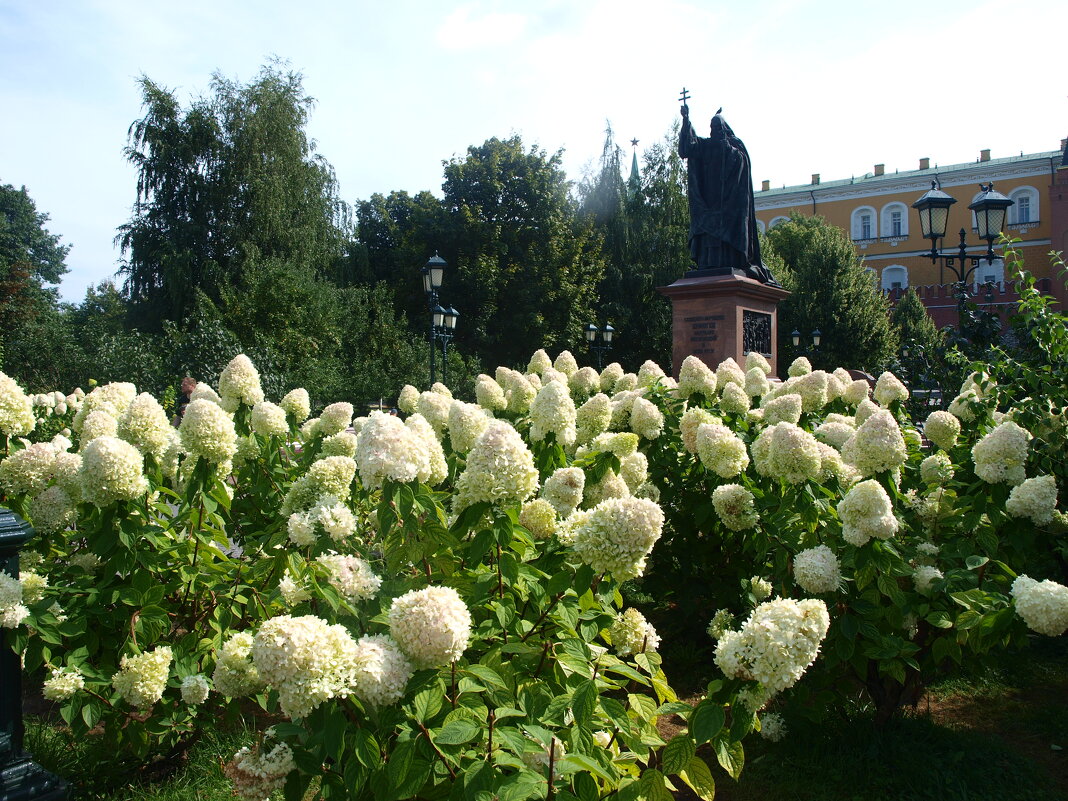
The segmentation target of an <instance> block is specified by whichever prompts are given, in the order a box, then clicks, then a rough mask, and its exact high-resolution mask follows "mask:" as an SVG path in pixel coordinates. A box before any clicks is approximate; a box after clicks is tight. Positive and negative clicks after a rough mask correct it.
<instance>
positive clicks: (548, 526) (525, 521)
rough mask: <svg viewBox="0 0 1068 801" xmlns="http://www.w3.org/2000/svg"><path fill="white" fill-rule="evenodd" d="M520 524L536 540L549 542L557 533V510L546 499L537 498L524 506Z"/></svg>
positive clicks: (520, 514)
mask: <svg viewBox="0 0 1068 801" xmlns="http://www.w3.org/2000/svg"><path fill="white" fill-rule="evenodd" d="M519 523H520V525H522V526H523V527H524V528H525V529H526V530H527V531H529V532H530V533H531V535H532V536H533V537H534V539H536V540H547V539H549V538H550V537H552V535H553V534H555V533H556V509H555V508H554V507H553V505H552V504H551V503H549V501H547V500H546V499H545V498H535V499H534V500H532V501H527V502H526V503H524V504H523V508H522V509H521V510H520V512H519Z"/></svg>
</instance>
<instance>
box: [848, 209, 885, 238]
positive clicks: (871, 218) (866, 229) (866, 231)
mask: <svg viewBox="0 0 1068 801" xmlns="http://www.w3.org/2000/svg"><path fill="white" fill-rule="evenodd" d="M850 229H851V230H852V234H853V241H855V242H860V241H863V240H866V239H876V238H877V237H878V236H879V228H878V223H877V222H876V215H875V209H873V208H872V207H871V206H861V207H860V208H859V209H856V210H855V211H854V212H853V216H852V218H851V221H850Z"/></svg>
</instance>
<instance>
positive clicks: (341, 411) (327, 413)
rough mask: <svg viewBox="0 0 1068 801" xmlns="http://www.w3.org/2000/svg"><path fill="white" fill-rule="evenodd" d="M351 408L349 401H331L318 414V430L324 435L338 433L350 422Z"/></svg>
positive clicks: (328, 435)
mask: <svg viewBox="0 0 1068 801" xmlns="http://www.w3.org/2000/svg"><path fill="white" fill-rule="evenodd" d="M352 415H353V408H352V404H351V403H346V402H345V401H340V402H338V403H331V404H330V405H329V406H327V407H326V408H324V409H323V411H322V412H321V413H320V415H319V431H318V432H317V433H319V434H321V435H322V436H324V437H330V436H333V435H334V434H339V433H340V432H342V431H344V430H345V429H346V428H348V427H349V424H350V423H352Z"/></svg>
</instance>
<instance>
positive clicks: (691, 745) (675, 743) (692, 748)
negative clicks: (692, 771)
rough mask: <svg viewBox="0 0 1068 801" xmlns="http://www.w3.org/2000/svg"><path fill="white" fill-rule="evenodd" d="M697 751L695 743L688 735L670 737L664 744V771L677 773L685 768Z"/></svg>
mask: <svg viewBox="0 0 1068 801" xmlns="http://www.w3.org/2000/svg"><path fill="white" fill-rule="evenodd" d="M696 753H697V744H696V743H695V742H694V741H693V740H692V739H691V738H690V736H689V735H686V734H679V735H676V736H675V737H672V738H671V740H670V741H668V744H667V745H666V746H664V755H663V766H664V772H665V773H679V772H680V771H683V770H685V769H686V767H687V766H688V765H689V764H690V760H691V759H693V757H694V756H695V754H696Z"/></svg>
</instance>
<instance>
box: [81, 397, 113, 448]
mask: <svg viewBox="0 0 1068 801" xmlns="http://www.w3.org/2000/svg"><path fill="white" fill-rule="evenodd" d="M112 411H113V409H111V407H110V406H109V407H108V408H107V409H103V408H97V409H93V410H92V411H91V412H89V414H87V415H86V416H85V420H83V421H82V428H81V431H79V432H78V434H79V441H80V442H81V446H80V448H79V450H85V446H86V445H88V444H89V443H90V442H92V441H93V440H94V439H96V438H97V437H115V436H118V433H119V421H118V420H117V419H116V418H115V415H113V414H112V413H111V412H112Z"/></svg>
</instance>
